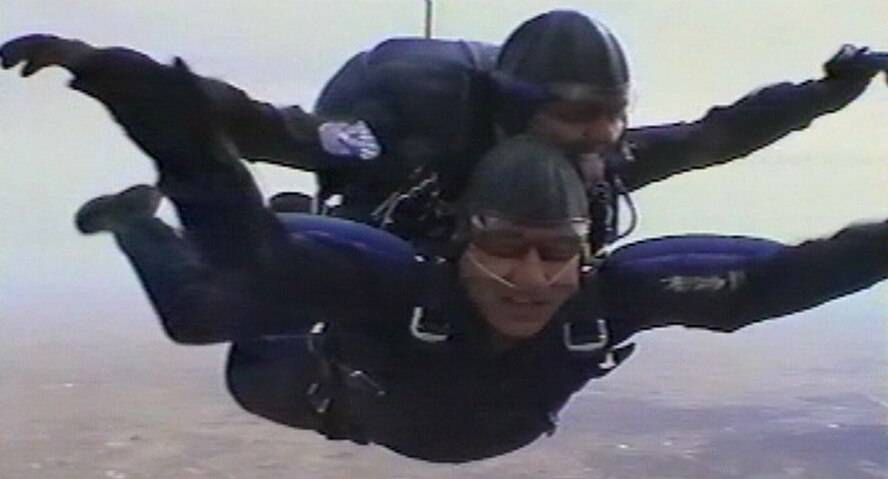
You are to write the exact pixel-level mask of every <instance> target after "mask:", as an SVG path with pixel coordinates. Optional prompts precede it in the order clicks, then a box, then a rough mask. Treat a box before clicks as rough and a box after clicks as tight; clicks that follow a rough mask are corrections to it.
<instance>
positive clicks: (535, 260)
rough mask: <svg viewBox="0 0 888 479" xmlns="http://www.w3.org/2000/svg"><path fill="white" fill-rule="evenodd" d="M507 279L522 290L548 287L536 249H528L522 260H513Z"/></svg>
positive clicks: (547, 280)
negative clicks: (513, 263)
mask: <svg viewBox="0 0 888 479" xmlns="http://www.w3.org/2000/svg"><path fill="white" fill-rule="evenodd" d="M508 279H509V280H510V281H511V282H512V284H514V285H515V286H516V287H518V288H522V289H529V290H537V289H542V288H545V287H547V286H549V278H547V277H546V270H545V267H544V265H543V260H542V259H541V258H540V254H539V252H537V250H536V248H530V249H529V250H528V251H527V254H525V255H524V257H523V258H520V259H516V260H515V266H514V267H513V268H512V271H511V274H510V275H509V278H508Z"/></svg>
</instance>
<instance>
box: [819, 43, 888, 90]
mask: <svg viewBox="0 0 888 479" xmlns="http://www.w3.org/2000/svg"><path fill="white" fill-rule="evenodd" d="M823 69H824V71H826V77H827V78H829V79H835V80H847V81H861V82H866V81H869V80H870V79H871V78H872V77H874V76H875V75H876V74H878V73H879V72H888V53H883V52H873V51H870V49H869V48H867V47H855V46H854V45H843V46H842V48H840V49H839V51H838V53H836V54H835V55H833V57H832V58H830V59H829V60H828V61H827V62H826V63H825V64H824V65H823Z"/></svg>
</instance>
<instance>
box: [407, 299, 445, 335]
mask: <svg viewBox="0 0 888 479" xmlns="http://www.w3.org/2000/svg"><path fill="white" fill-rule="evenodd" d="M423 313H424V311H423V309H422V307H421V306H417V307H415V308H413V317H411V318H410V334H412V335H413V337H414V338H416V339H418V340H420V341H423V342H426V343H440V342H442V341H447V338H449V337H450V336H449V335H448V334H446V333H437V332H434V331H429V330H427V329H424V327H423V324H422V317H423Z"/></svg>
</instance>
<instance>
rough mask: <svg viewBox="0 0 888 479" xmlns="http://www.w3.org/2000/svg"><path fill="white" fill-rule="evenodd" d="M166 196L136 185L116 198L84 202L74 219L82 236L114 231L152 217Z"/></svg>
mask: <svg viewBox="0 0 888 479" xmlns="http://www.w3.org/2000/svg"><path fill="white" fill-rule="evenodd" d="M161 199H163V195H161V194H160V191H158V190H157V188H155V187H153V186H149V185H136V186H133V187H130V188H127V189H125V190H123V191H121V192H120V193H117V194H113V195H105V196H99V197H98V198H94V199H92V200H90V201H87V202H86V203H84V205H83V206H81V207H80V209H79V210H77V213H76V214H75V216H74V224H75V226H76V227H77V230H78V231H80V232H81V233H83V234H94V233H98V232H100V231H114V230H115V229H117V228H120V227H121V226H123V225H126V224H127V223H130V222H131V221H133V220H136V219H139V218H151V217H153V216H154V213H155V212H156V211H157V207H158V206H159V205H160V200H161Z"/></svg>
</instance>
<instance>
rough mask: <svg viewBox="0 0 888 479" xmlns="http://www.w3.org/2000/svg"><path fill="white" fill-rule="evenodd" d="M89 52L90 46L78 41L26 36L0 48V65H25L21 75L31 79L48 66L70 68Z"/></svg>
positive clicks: (42, 35)
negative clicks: (83, 54)
mask: <svg viewBox="0 0 888 479" xmlns="http://www.w3.org/2000/svg"><path fill="white" fill-rule="evenodd" d="M89 50H91V47H90V46H89V45H87V44H85V43H83V42H80V41H77V40H68V39H64V38H59V37H56V36H54V35H45V34H33V35H25V36H23V37H19V38H16V39H13V40H10V41H9V42H6V43H5V44H4V45H3V46H2V47H0V59H2V62H0V64H2V66H3V68H7V69H8V68H12V67H15V66H17V65H19V64H21V63H24V67H23V68H22V71H21V75H22V76H23V77H29V76H31V75H33V74H35V73H37V72H38V71H40V70H42V69H44V68H46V67H48V66H56V65H58V66H64V67H68V68H70V66H71V65H72V64H73V62H74V60H75V59H76V58H77V57H78V56H80V55H81V54H82V53H84V52H87V51H89Z"/></svg>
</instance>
